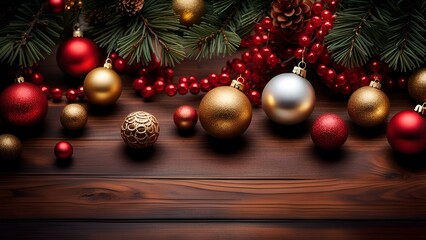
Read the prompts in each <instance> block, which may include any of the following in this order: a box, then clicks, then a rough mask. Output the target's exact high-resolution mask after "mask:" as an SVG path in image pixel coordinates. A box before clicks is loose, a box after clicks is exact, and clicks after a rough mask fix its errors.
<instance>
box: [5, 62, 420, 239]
mask: <svg viewBox="0 0 426 240" xmlns="http://www.w3.org/2000/svg"><path fill="white" fill-rule="evenodd" d="M223 62H224V60H223V59H215V60H212V61H204V62H192V61H188V62H185V63H183V64H181V65H180V66H178V67H177V68H176V70H175V71H176V75H177V76H181V75H189V74H194V75H196V76H199V77H202V76H206V75H207V74H208V73H210V72H212V71H215V69H220V67H221V66H222V65H223ZM41 71H42V72H43V73H44V74H45V75H46V79H47V80H48V81H49V82H50V83H51V85H52V86H63V85H68V84H70V83H69V81H68V80H66V79H65V78H64V76H63V75H62V73H61V72H60V71H59V70H58V69H57V67H56V65H55V64H54V59H49V60H48V61H47V63H46V64H45V65H42V68H41ZM311 80H312V82H313V84H314V86H315V89H316V91H317V103H316V107H315V110H314V112H313V114H312V115H311V116H310V117H309V119H308V120H307V121H305V122H304V123H302V124H299V125H297V126H292V127H283V126H278V125H276V124H273V123H272V122H271V121H269V120H268V119H267V118H266V115H265V114H264V113H263V111H262V109H261V108H259V107H256V108H254V110H253V120H252V123H251V125H250V127H249V129H248V130H247V132H246V133H245V134H244V135H243V136H241V137H240V138H237V139H234V140H231V141H218V140H216V139H213V138H211V137H209V136H208V135H207V134H206V133H205V132H204V130H203V129H202V127H201V126H200V124H198V125H197V126H196V128H195V130H194V131H193V132H191V133H189V134H182V133H180V132H179V131H177V130H176V128H175V126H174V124H173V120H172V114H173V111H174V109H176V108H177V107H178V106H180V105H183V104H189V105H192V106H194V107H197V106H198V103H199V101H200V99H201V98H202V95H198V96H192V95H187V96H175V97H172V98H170V97H167V96H164V95H162V96H156V97H155V98H154V99H153V100H151V101H144V100H142V99H141V98H140V97H137V96H136V95H135V94H134V92H133V90H132V89H131V78H128V77H124V78H123V83H124V91H123V94H122V97H121V98H120V99H119V101H118V102H117V104H115V105H114V106H113V107H110V108H95V107H93V106H90V105H89V104H87V103H85V106H86V107H87V108H88V109H89V115H90V116H89V122H88V125H87V127H86V129H85V130H84V131H81V132H67V131H64V130H63V129H62V127H61V125H60V122H59V114H60V112H61V110H62V108H63V106H64V105H65V104H66V103H65V102H64V101H63V102H60V103H53V102H49V113H48V116H47V118H46V121H45V123H44V125H42V126H39V127H37V128H34V129H31V130H28V129H16V128H11V127H10V126H7V125H5V124H4V123H1V122H0V133H6V132H9V133H13V134H16V135H18V136H19V137H20V138H21V139H22V142H23V145H24V152H23V155H22V159H21V161H20V162H19V163H16V164H13V165H3V164H2V165H1V166H0V233H1V234H0V239H71V238H73V239H75V238H80V239H99V235H100V237H101V238H102V239H130V238H134V237H138V236H140V235H143V236H144V237H146V239H283V236H284V237H287V238H290V239H296V238H297V237H299V238H300V239H312V238H313V237H316V238H318V239H379V238H380V237H379V236H382V237H383V239H421V238H422V235H419V234H420V233H423V232H424V229H425V228H424V227H425V221H426V161H424V159H426V156H425V153H422V154H419V155H416V156H410V157H407V156H401V155H398V154H396V153H395V152H393V151H392V150H391V149H390V147H389V144H388V143H387V140H386V136H385V130H386V125H383V126H379V127H377V128H374V129H362V128H360V127H357V126H355V125H354V124H352V123H351V121H350V119H349V117H348V115H347V112H346V100H347V99H346V98H344V97H336V96H332V95H330V94H328V92H327V90H326V89H325V88H324V87H323V86H322V84H321V83H318V82H317V81H316V80H315V79H311ZM55 84H56V85H55ZM71 85H72V84H71ZM387 93H388V95H389V98H390V101H391V105H392V107H391V113H390V117H391V116H393V115H394V114H395V113H397V112H399V111H401V110H406V109H412V108H413V107H414V105H415V103H414V102H413V101H412V100H411V99H410V98H409V97H408V95H407V93H406V92H405V91H404V90H403V91H391V92H387ZM137 110H144V111H148V112H151V113H152V114H154V115H155V116H156V117H157V119H158V120H159V122H160V126H161V132H160V138H159V139H158V142H157V143H156V144H155V146H154V147H153V148H152V149H150V150H147V151H134V150H130V149H128V148H127V147H126V146H125V145H124V143H123V142H122V140H121V138H120V134H119V127H120V124H121V122H122V121H123V119H124V117H125V116H126V115H127V114H128V113H130V112H132V111H137ZM325 112H333V113H336V114H338V115H340V116H341V117H343V118H344V120H345V121H346V122H347V123H348V125H349V127H350V135H349V138H348V141H347V142H346V144H345V146H344V147H343V148H342V149H341V150H340V151H336V152H331V153H330V152H323V151H319V150H318V149H316V148H315V147H314V145H313V143H312V141H311V139H310V136H309V128H310V125H311V124H312V122H313V120H314V119H315V118H316V117H317V116H318V115H319V114H322V113H325ZM60 140H68V141H70V142H71V143H72V144H73V146H74V157H73V159H72V161H70V162H58V161H57V160H55V157H54V155H53V146H54V145H55V143H56V142H57V141H60ZM100 229H102V231H100ZM92 231H96V232H98V233H100V234H98V235H97V236H95V235H92V234H91V232H92Z"/></svg>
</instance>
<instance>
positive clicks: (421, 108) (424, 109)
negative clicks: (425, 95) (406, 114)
mask: <svg viewBox="0 0 426 240" xmlns="http://www.w3.org/2000/svg"><path fill="white" fill-rule="evenodd" d="M414 111H416V112H418V113H420V114H422V115H426V102H424V103H423V104H421V105H420V104H418V105H417V106H416V107H415V108H414Z"/></svg>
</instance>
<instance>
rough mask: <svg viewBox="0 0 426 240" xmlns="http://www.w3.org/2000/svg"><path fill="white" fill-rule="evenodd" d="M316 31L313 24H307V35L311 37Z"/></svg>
mask: <svg viewBox="0 0 426 240" xmlns="http://www.w3.org/2000/svg"><path fill="white" fill-rule="evenodd" d="M314 31H315V27H314V25H312V23H308V24H306V26H305V33H306V34H308V35H310V34H312V33H313V32H314Z"/></svg>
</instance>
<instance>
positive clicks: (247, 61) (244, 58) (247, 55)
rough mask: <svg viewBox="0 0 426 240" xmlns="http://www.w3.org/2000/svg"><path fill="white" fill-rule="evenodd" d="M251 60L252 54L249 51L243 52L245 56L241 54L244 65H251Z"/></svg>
mask: <svg viewBox="0 0 426 240" xmlns="http://www.w3.org/2000/svg"><path fill="white" fill-rule="evenodd" d="M251 58H252V56H251V53H250V52H248V51H247V52H243V54H241V60H242V61H243V62H244V63H249V62H250V61H251Z"/></svg>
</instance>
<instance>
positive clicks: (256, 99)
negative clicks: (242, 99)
mask: <svg viewBox="0 0 426 240" xmlns="http://www.w3.org/2000/svg"><path fill="white" fill-rule="evenodd" d="M249 99H250V102H251V103H252V104H253V105H258V104H260V93H259V91H256V90H251V91H250V92H249Z"/></svg>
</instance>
